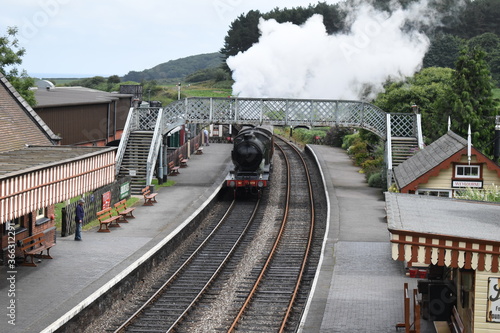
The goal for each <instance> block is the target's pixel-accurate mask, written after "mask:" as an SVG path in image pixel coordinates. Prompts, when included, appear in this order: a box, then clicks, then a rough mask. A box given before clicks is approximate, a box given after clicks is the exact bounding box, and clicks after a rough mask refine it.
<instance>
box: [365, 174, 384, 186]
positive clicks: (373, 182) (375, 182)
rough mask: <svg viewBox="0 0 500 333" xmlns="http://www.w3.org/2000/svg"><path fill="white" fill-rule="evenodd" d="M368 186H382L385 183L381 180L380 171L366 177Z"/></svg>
mask: <svg viewBox="0 0 500 333" xmlns="http://www.w3.org/2000/svg"><path fill="white" fill-rule="evenodd" d="M368 186H370V187H379V188H383V187H384V186H385V184H384V182H383V177H382V174H381V173H380V172H377V173H374V174H372V175H371V176H370V177H369V178H368Z"/></svg>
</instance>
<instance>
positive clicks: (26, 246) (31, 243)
mask: <svg viewBox="0 0 500 333" xmlns="http://www.w3.org/2000/svg"><path fill="white" fill-rule="evenodd" d="M54 245H55V244H54V243H48V242H46V241H45V239H44V234H43V232H41V233H38V234H36V235H33V236H30V237H27V238H24V239H21V240H20V241H19V246H20V247H21V250H22V251H23V254H24V263H23V264H22V265H23V266H32V267H36V264H35V256H37V257H39V258H43V259H52V257H51V256H50V253H49V251H50V248H51V247H52V246H54ZM43 251H47V254H45V255H44V254H43ZM28 257H29V258H31V261H28Z"/></svg>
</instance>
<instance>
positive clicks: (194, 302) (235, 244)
mask: <svg viewBox="0 0 500 333" xmlns="http://www.w3.org/2000/svg"><path fill="white" fill-rule="evenodd" d="M259 203H260V199H258V200H257V202H256V204H255V208H254V210H253V211H252V215H251V216H250V218H249V219H248V223H247V224H246V226H245V228H244V229H243V230H242V232H241V233H240V236H239V237H238V239H237V240H236V241H235V242H234V244H233V246H232V247H231V249H230V250H229V252H228V253H227V255H226V257H225V258H224V259H223V260H222V262H221V263H220V265H219V267H217V270H216V271H215V272H214V273H213V274H212V276H211V277H210V278H209V280H208V281H207V283H206V284H205V285H204V286H203V288H202V290H201V291H200V292H199V293H198V295H196V297H195V298H194V299H193V301H192V302H191V303H190V304H189V305H188V307H187V308H186V309H185V310H184V311H183V312H182V314H181V315H180V316H179V318H177V320H176V321H175V322H174V323H173V324H172V325H171V326H170V328H169V329H168V330H167V332H174V330H175V328H176V327H177V325H179V323H180V322H181V321H182V320H183V319H184V318H185V317H186V316H187V314H188V313H189V311H191V310H192V309H193V308H194V306H195V304H196V303H197V302H198V300H199V299H200V298H201V297H202V296H203V294H204V293H205V291H207V289H208V287H209V286H210V285H211V284H212V283H213V282H214V280H215V279H216V277H217V276H218V275H219V273H220V272H221V270H222V269H223V268H224V267H225V266H226V264H227V262H228V261H229V259H230V258H231V257H232V255H233V254H234V252H235V251H236V248H237V247H238V245H240V243H241V240H242V239H243V237H244V236H245V234H246V232H247V230H248V228H249V226H250V224H251V222H252V221H253V220H254V218H255V214H256V213H257V210H258V208H259Z"/></svg>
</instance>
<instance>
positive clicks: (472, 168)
mask: <svg viewBox="0 0 500 333" xmlns="http://www.w3.org/2000/svg"><path fill="white" fill-rule="evenodd" d="M480 176H481V167H480V166H479V165H455V178H475V179H479V178H480Z"/></svg>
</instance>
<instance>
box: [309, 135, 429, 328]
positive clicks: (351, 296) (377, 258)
mask: <svg viewBox="0 0 500 333" xmlns="http://www.w3.org/2000/svg"><path fill="white" fill-rule="evenodd" d="M310 147H311V149H312V150H313V152H314V153H315V155H316V156H317V159H318V161H319V162H320V166H321V168H322V172H323V175H324V179H325V183H326V186H327V190H328V197H329V200H330V205H329V206H330V222H329V230H328V236H327V239H326V242H325V249H324V253H323V257H322V266H321V268H320V275H319V278H318V279H317V283H316V289H315V291H314V294H313V298H312V302H310V305H309V308H308V311H307V315H306V317H305V320H304V321H303V325H302V327H301V331H302V332H306V333H313V332H322V333H323V332H324V333H334V332H342V333H344V332H349V333H350V332H368V333H386V332H397V331H396V328H395V326H396V324H397V323H401V322H403V288H404V283H405V282H408V284H409V287H410V289H413V288H416V283H417V279H414V278H409V277H406V276H405V272H404V267H403V265H402V263H401V262H399V261H393V260H392V259H391V248H390V243H389V231H388V230H387V223H386V219H385V201H384V196H383V193H382V192H381V190H380V189H377V188H371V187H368V185H367V183H366V181H365V177H364V175H363V174H360V173H359V172H358V170H359V168H356V167H355V166H353V164H352V161H351V160H350V159H349V157H348V156H347V154H346V153H345V151H344V150H342V149H340V148H332V147H327V146H319V145H311V146H310ZM421 324H422V330H421V332H422V333H430V332H434V329H433V328H432V327H431V326H430V325H429V323H427V322H426V321H422V322H421ZM431 324H432V323H431ZM401 330H402V329H400V331H401ZM403 331H404V329H403Z"/></svg>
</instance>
